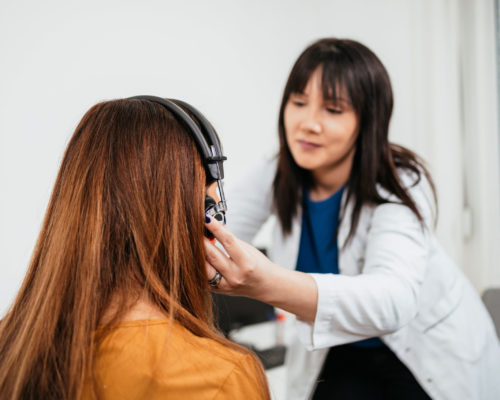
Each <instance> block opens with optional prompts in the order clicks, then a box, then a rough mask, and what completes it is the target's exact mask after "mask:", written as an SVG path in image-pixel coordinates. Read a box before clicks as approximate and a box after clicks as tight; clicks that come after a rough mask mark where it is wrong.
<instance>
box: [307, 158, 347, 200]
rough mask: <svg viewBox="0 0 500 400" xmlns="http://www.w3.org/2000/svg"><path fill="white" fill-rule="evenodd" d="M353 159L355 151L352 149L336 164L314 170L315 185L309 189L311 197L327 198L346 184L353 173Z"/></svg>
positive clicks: (314, 198)
mask: <svg viewBox="0 0 500 400" xmlns="http://www.w3.org/2000/svg"><path fill="white" fill-rule="evenodd" d="M353 159H354V151H351V152H349V153H348V154H347V155H346V157H344V158H343V159H342V160H340V161H339V162H337V163H336V164H335V165H330V166H328V167H324V168H321V169H317V170H314V171H312V176H313V180H314V186H313V187H312V188H311V189H310V190H309V198H310V199H311V200H312V201H321V200H325V199H327V198H329V197H330V196H332V195H333V194H334V193H336V192H337V191H338V190H339V189H340V188H341V187H342V186H344V185H345V184H346V183H347V180H348V179H349V176H350V174H351V169H352V162H353Z"/></svg>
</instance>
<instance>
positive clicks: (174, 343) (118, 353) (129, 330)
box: [96, 320, 253, 399]
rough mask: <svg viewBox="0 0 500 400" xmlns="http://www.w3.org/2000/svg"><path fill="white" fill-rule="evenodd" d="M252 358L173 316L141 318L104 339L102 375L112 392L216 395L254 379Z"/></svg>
mask: <svg viewBox="0 0 500 400" xmlns="http://www.w3.org/2000/svg"><path fill="white" fill-rule="evenodd" d="M141 322H142V324H141ZM249 362H250V358H249V357H248V356H247V355H245V354H243V353H239V352H237V351H236V350H233V349H230V348H227V347H226V346H224V345H222V344H220V343H218V342H216V341H214V340H211V339H208V338H202V337H198V336H196V335H194V334H193V333H191V332H190V331H188V330H187V329H185V328H184V327H182V326H180V325H179V324H173V325H172V326H171V325H170V324H169V323H168V320H163V321H161V320H157V321H156V322H155V321H154V320H153V321H149V323H147V324H145V323H144V321H136V323H135V324H133V323H127V324H123V325H121V326H120V327H118V328H117V329H115V330H114V331H113V332H111V334H110V335H108V337H106V339H105V340H104V341H103V342H102V344H101V346H100V348H99V349H98V354H97V362H96V373H97V375H98V377H99V382H101V383H102V385H103V386H104V387H105V388H106V390H107V391H108V392H110V391H113V392H114V393H115V394H116V395H118V396H120V395H121V394H125V393H126V394H127V396H130V395H131V394H136V397H137V398H146V397H147V398H151V399H156V398H163V397H162V396H168V397H169V398H181V397H185V398H215V396H216V395H217V393H219V392H220V391H221V390H223V388H224V386H226V385H229V386H230V387H232V386H234V382H238V384H240V385H245V382H248V381H252V378H253V377H252V376H251V375H250V374H249V373H246V371H245V369H246V368H245V366H246V365H247V364H248V363H249ZM226 382H227V383H226ZM224 390H226V389H225V388H224Z"/></svg>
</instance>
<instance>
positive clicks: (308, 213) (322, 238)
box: [296, 187, 384, 347]
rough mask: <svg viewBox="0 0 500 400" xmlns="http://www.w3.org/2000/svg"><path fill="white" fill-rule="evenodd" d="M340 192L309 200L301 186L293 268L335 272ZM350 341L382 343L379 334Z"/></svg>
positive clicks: (311, 271) (361, 343)
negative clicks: (297, 253)
mask: <svg viewBox="0 0 500 400" xmlns="http://www.w3.org/2000/svg"><path fill="white" fill-rule="evenodd" d="M343 192H344V188H343V187H342V188H341V189H339V190H338V191H337V192H336V193H334V194H333V195H332V196H331V197H329V198H328V199H326V200H322V201H312V200H311V199H310V197H309V192H308V191H307V190H304V199H303V204H302V209H303V212H302V233H301V236H300V245H299V256H298V259H297V267H296V269H297V271H302V272H307V273H320V274H338V273H339V260H338V255H339V254H338V253H339V251H338V245H337V229H338V225H339V215H340V203H341V200H342V193H343ZM353 344H354V345H356V346H363V347H378V346H383V345H384V344H383V342H382V341H381V340H380V339H379V338H370V339H365V340H361V341H359V342H356V343H353Z"/></svg>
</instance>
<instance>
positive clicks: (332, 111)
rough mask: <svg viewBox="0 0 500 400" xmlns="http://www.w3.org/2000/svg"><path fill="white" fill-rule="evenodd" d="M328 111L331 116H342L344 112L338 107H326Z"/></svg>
mask: <svg viewBox="0 0 500 400" xmlns="http://www.w3.org/2000/svg"><path fill="white" fill-rule="evenodd" d="M326 111H328V112H329V113H330V114H342V110H341V109H340V108H336V107H326Z"/></svg>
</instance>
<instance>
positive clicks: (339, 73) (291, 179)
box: [273, 38, 435, 243]
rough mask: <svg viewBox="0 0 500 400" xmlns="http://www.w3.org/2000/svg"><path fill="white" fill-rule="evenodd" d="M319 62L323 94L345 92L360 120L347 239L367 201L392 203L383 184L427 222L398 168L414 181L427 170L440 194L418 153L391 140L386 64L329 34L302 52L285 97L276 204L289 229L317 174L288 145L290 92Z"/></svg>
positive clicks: (299, 90) (303, 83) (301, 84)
mask: <svg viewBox="0 0 500 400" xmlns="http://www.w3.org/2000/svg"><path fill="white" fill-rule="evenodd" d="M318 67H322V91H323V97H324V98H325V99H328V100H334V101H335V100H336V96H337V95H338V94H339V93H342V91H345V92H346V93H347V95H348V97H349V100H350V103H351V105H352V107H353V108H354V111H355V112H356V115H357V116H358V121H359V122H358V123H359V126H358V130H359V134H358V137H357V139H356V144H355V146H356V149H355V154H354V160H353V166H352V169H351V173H350V176H349V179H348V181H347V183H346V190H347V193H346V196H347V198H346V200H347V201H349V200H350V199H353V202H354V205H353V210H352V215H351V227H350V231H349V235H348V237H347V240H346V243H347V242H348V241H349V240H350V239H351V238H352V237H353V235H354V233H355V231H356V228H357V224H358V221H359V215H360V212H361V208H362V207H363V206H364V205H374V204H382V203H387V202H389V200H388V199H386V198H384V197H382V196H380V194H379V192H378V190H377V185H380V186H381V187H382V188H384V189H386V190H387V191H388V192H389V193H390V194H394V195H395V196H396V197H397V198H398V199H399V200H400V201H401V203H402V204H404V205H406V206H408V207H409V208H410V209H411V210H412V211H413V212H414V213H415V215H416V216H417V218H418V219H419V220H420V222H422V223H423V217H422V215H421V213H420V211H419V210H418V208H417V206H416V204H415V202H414V200H413V199H412V198H411V196H410V195H409V193H408V188H407V187H405V186H404V185H403V184H402V182H401V180H400V177H399V173H398V169H403V170H407V171H409V172H411V173H413V174H415V177H416V179H415V182H414V184H417V183H418V182H419V181H420V179H421V175H422V174H424V176H425V177H426V178H427V179H428V181H429V183H430V185H431V187H432V191H433V193H434V199H435V190H434V184H433V182H432V179H431V177H430V175H429V173H428V171H427V169H426V168H425V166H424V164H423V161H422V160H421V159H420V158H419V157H418V156H417V155H416V154H415V153H413V152H412V151H410V150H408V149H406V148H404V147H402V146H398V145H395V144H393V143H390V142H389V140H388V134H389V122H390V119H391V114H392V108H393V95H392V88H391V82H390V79H389V75H388V73H387V71H386V69H385V67H384V66H383V64H382V63H381V61H380V60H379V59H378V57H377V56H376V55H375V54H374V53H373V52H372V51H371V50H370V49H368V48H367V47H366V46H364V45H362V44H361V43H359V42H356V41H353V40H346V39H335V38H327V39H321V40H318V41H317V42H315V43H313V44H312V45H310V46H309V47H308V48H306V49H305V50H304V52H303V53H302V54H301V55H300V56H299V58H298V59H297V61H296V63H295V65H294V66H293V68H292V71H291V72H290V76H289V77H288V81H287V83H286V86H285V90H284V93H283V98H282V101H281V106H280V111H279V121H278V134H279V141H280V150H279V153H278V168H277V171H276V175H275V178H274V182H273V204H274V207H275V209H276V211H277V215H278V220H279V222H280V225H281V228H282V230H283V232H284V233H285V234H289V233H290V231H291V226H292V219H293V217H294V216H295V215H296V213H297V210H298V206H299V204H300V202H301V201H302V198H301V194H302V190H303V189H304V188H309V187H313V186H314V182H313V178H312V175H311V173H310V172H309V171H308V170H305V169H303V168H301V167H299V166H298V165H297V163H296V162H295V160H294V159H293V156H292V154H291V152H290V149H289V148H288V144H287V142H286V132H285V125H284V110H285V107H286V105H287V102H288V99H289V98H290V95H291V94H293V93H302V92H303V90H304V88H305V86H306V84H307V82H308V81H309V78H310V77H311V75H312V73H313V72H314V71H315V70H316V68H318ZM347 201H346V203H347Z"/></svg>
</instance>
